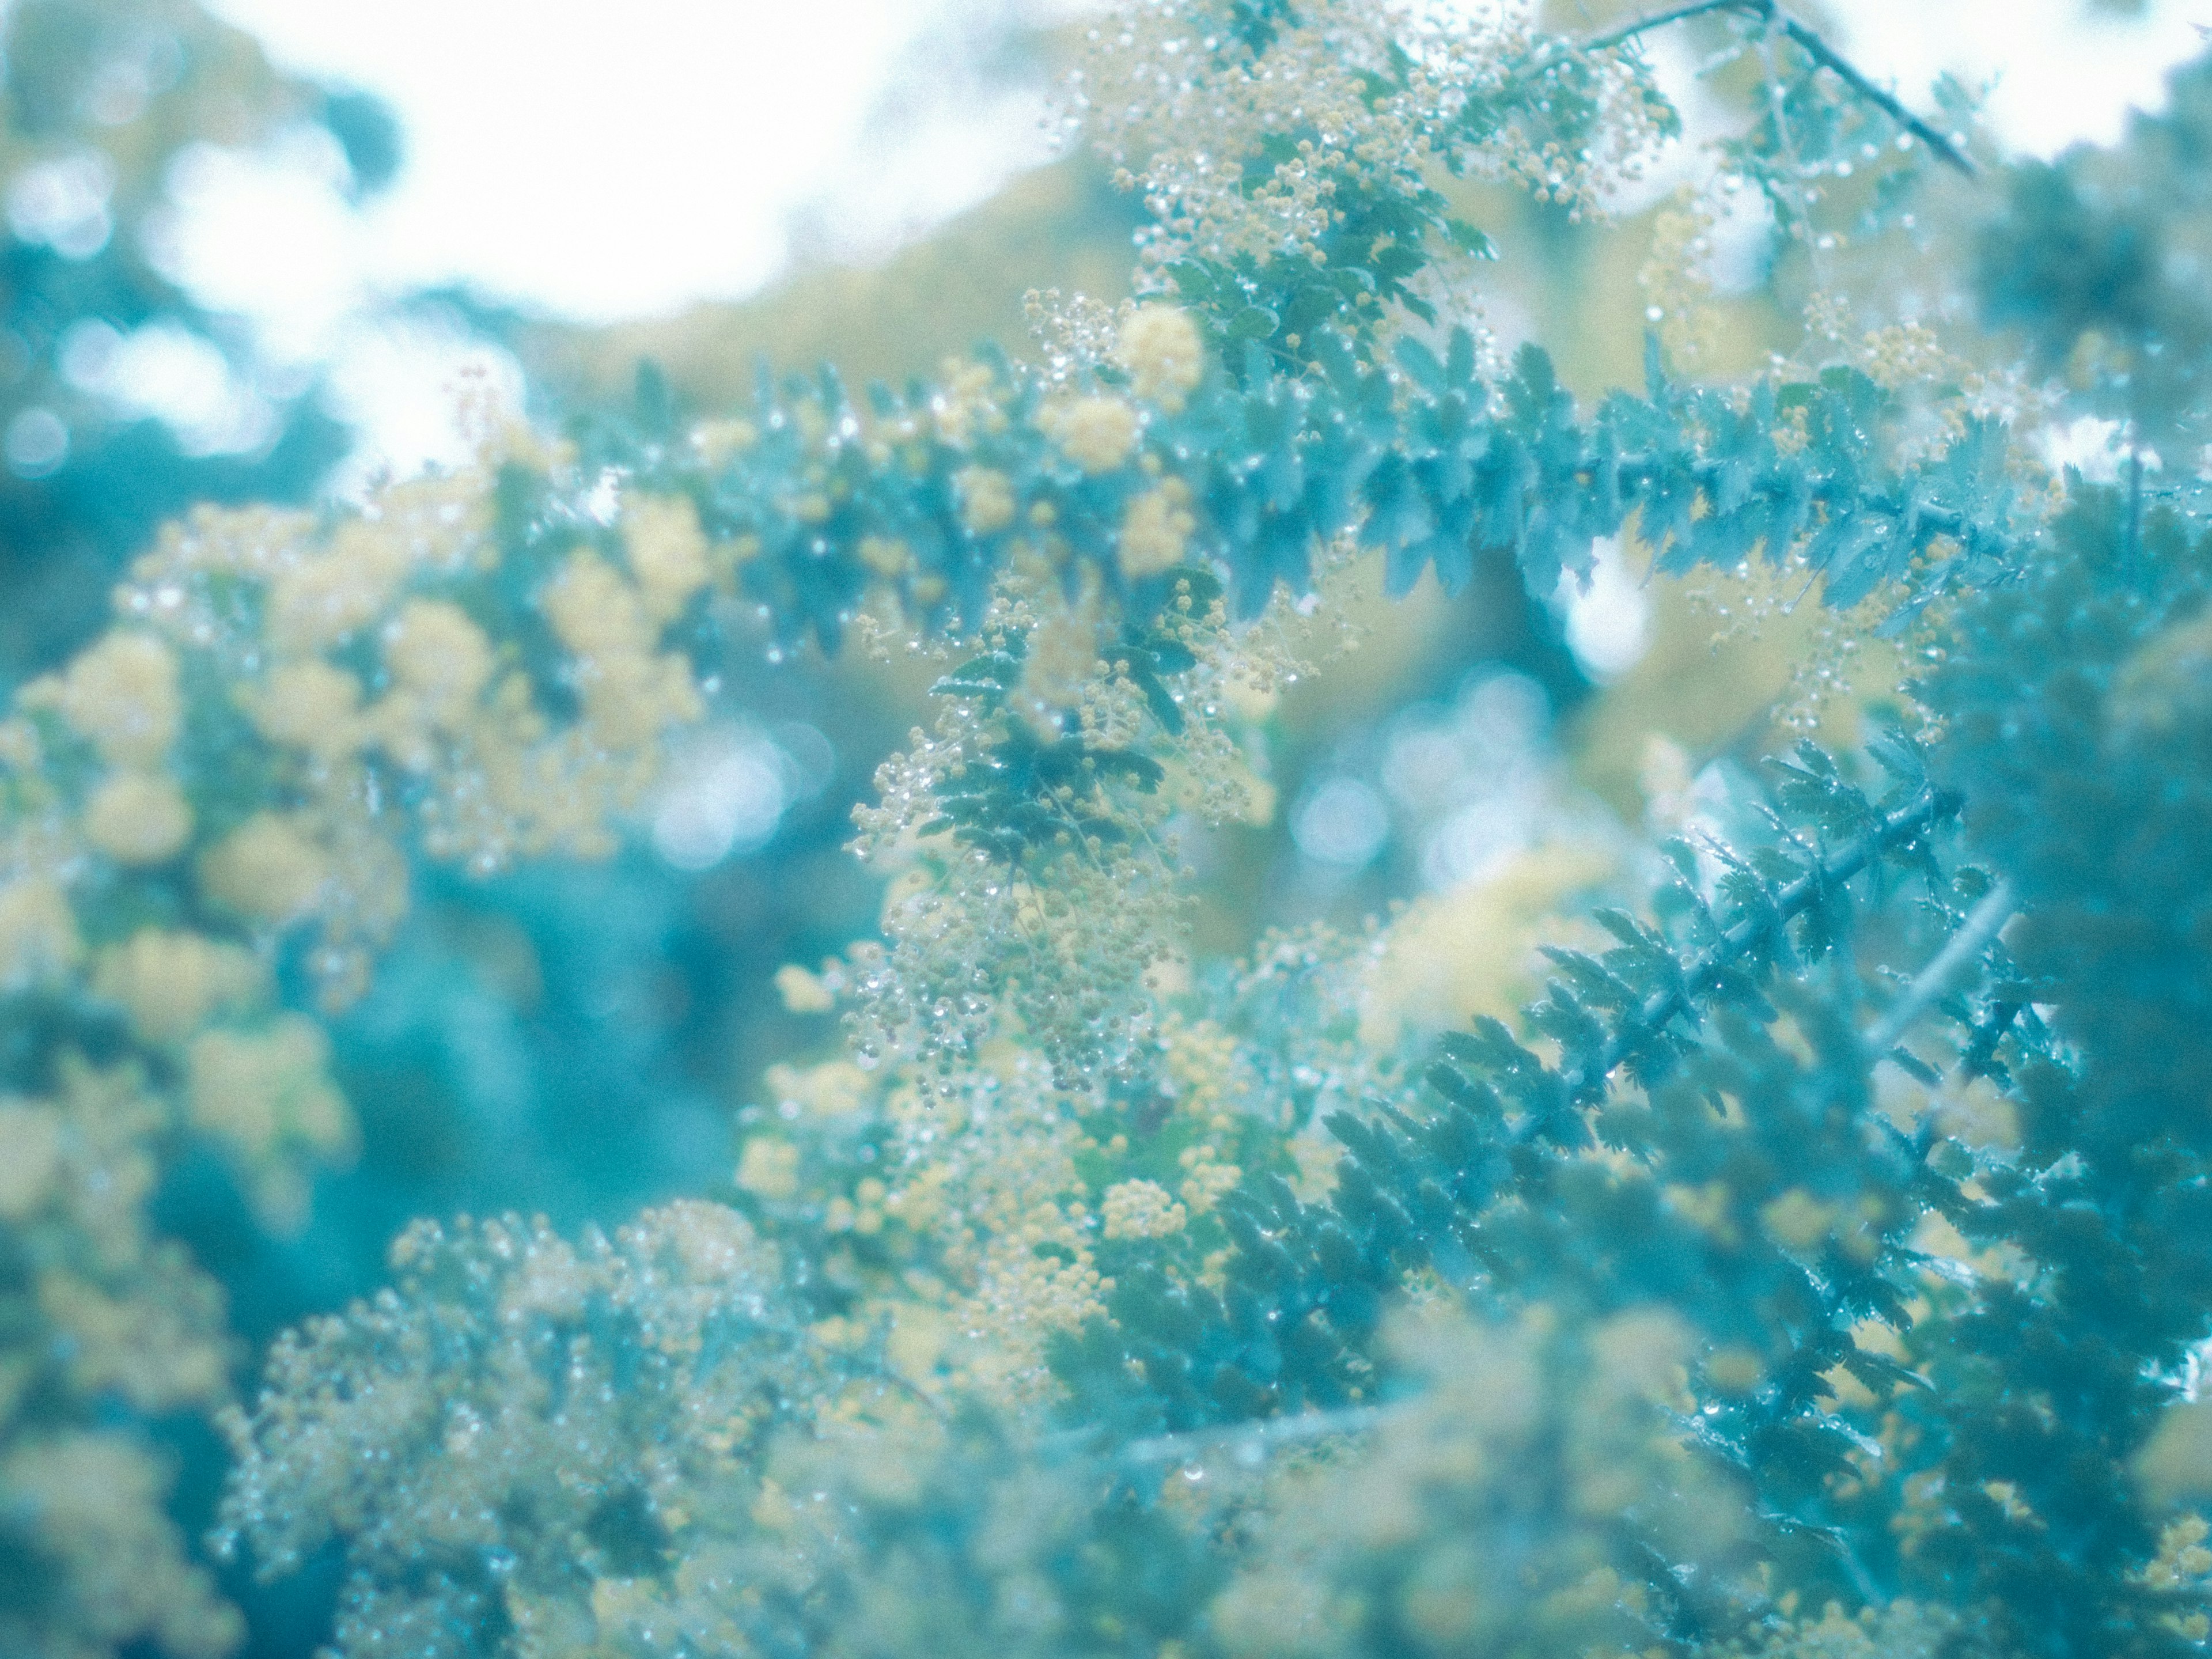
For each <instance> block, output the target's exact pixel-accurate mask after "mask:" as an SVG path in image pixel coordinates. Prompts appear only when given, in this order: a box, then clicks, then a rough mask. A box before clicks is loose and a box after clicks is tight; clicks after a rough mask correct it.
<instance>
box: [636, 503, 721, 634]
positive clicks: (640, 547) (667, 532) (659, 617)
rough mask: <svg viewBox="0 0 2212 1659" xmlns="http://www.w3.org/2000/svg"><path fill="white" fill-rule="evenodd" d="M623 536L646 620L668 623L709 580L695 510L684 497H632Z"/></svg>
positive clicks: (703, 538) (703, 540) (704, 542)
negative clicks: (647, 618)
mask: <svg viewBox="0 0 2212 1659" xmlns="http://www.w3.org/2000/svg"><path fill="white" fill-rule="evenodd" d="M622 532H623V554H624V556H626V557H627V559H628V561H629V570H630V574H631V575H632V576H633V577H634V578H635V580H636V582H637V586H638V592H639V593H640V595H641V598H642V599H643V601H644V605H645V612H646V615H647V616H648V617H651V618H652V619H653V621H654V622H655V623H670V622H673V621H674V620H675V619H676V618H677V617H678V616H680V615H681V614H683V611H684V606H685V605H689V604H690V602H691V596H692V595H693V594H695V593H696V592H699V591H700V589H702V588H703V587H705V586H707V584H708V582H709V581H710V580H712V579H713V575H714V572H713V569H712V567H711V566H710V565H709V564H708V547H707V534H706V532H704V531H703V530H702V529H701V528H700V527H699V508H698V507H697V505H696V503H694V502H693V501H692V500H691V498H690V496H689V495H672V496H653V495H638V496H633V497H631V498H629V500H627V501H624V502H623V519H622Z"/></svg>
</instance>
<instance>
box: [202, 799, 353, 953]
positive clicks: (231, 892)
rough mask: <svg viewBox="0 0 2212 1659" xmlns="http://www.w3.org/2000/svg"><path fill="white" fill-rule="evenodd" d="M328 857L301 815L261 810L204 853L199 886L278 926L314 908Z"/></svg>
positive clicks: (256, 918)
mask: <svg viewBox="0 0 2212 1659" xmlns="http://www.w3.org/2000/svg"><path fill="white" fill-rule="evenodd" d="M331 873H332V872H331V864H330V860H329V858H328V857H327V856H326V855H325V853H324V852H323V850H322V848H319V847H318V846H316V844H315V842H314V839H313V836H310V835H309V834H307V831H306V830H305V829H303V828H302V826H301V823H300V822H299V820H298V819H296V818H295V817H287V816H285V815H283V814H281V813H276V812H257V813H255V814H254V815H253V816H252V817H250V818H248V819H247V820H246V822H245V823H241V824H240V825H239V827H238V828H237V829H234V830H232V831H231V832H230V834H229V835H228V836H225V837H224V838H223V839H222V841H220V842H216V845H215V846H214V847H212V848H209V849H208V851H207V852H206V853H205V854H203V855H202V856H201V859H200V866H199V878H200V890H201V891H202V892H203V893H204V894H205V895H206V896H208V897H209V898H210V899H211V900H213V901H214V902H216V903H217V904H220V905H222V906H223V907H225V908H228V909H230V910H232V911H234V912H236V913H237V914H238V915H241V916H246V917H249V918H251V919H252V920H254V921H263V922H271V923H275V924H276V925H277V926H280V927H281V926H283V924H285V923H287V922H290V921H296V920H298V919H299V918H301V917H302V916H305V915H307V914H308V913H309V912H310V911H312V910H313V908H315V904H316V902H317V901H318V900H319V898H320V897H321V896H322V895H323V891H324V887H325V883H327V882H328V881H329V880H330V879H331Z"/></svg>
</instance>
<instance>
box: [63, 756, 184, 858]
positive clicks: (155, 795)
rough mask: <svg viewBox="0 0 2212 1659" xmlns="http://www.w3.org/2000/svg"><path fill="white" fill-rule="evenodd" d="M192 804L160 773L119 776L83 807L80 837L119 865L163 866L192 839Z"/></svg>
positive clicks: (172, 781) (101, 786) (96, 790)
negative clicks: (82, 827) (82, 833)
mask: <svg viewBox="0 0 2212 1659" xmlns="http://www.w3.org/2000/svg"><path fill="white" fill-rule="evenodd" d="M191 834H192V809H191V802H189V801H187V800H186V799H185V792H184V791H183V790H182V789H180V788H179V787H177V782H176V780H175V779H173V778H171V777H168V776H167V775H164V774H161V773H158V772H118V773H116V774H114V775H112V776H111V777H109V778H107V779H106V781H103V782H102V783H101V784H100V786H99V787H97V788H95V789H94V791H93V792H92V794H91V796H90V798H89V799H87V801H86V802H85V806H84V838H85V839H86V840H87V841H88V842H91V843H92V844H93V845H94V847H96V848H99V849H100V851H101V852H103V853H105V854H107V855H108V857H110V858H112V859H113V860H115V861H116V862H117V863H118V864H123V865H134V866H135V865H149V864H165V863H167V861H168V860H171V859H173V858H174V857H175V856H176V855H177V854H179V852H181V851H183V850H184V847H185V842H188V841H190V840H191Z"/></svg>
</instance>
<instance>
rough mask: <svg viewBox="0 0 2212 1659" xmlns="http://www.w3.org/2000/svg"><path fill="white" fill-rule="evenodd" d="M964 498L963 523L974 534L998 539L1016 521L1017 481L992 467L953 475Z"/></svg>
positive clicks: (972, 468) (956, 489)
mask: <svg viewBox="0 0 2212 1659" xmlns="http://www.w3.org/2000/svg"><path fill="white" fill-rule="evenodd" d="M952 489H953V492H954V494H956V495H957V496H958V497H959V498H960V521H961V522H962V523H963V524H964V525H966V526H968V529H969V532H970V533H971V534H974V535H977V536H990V535H995V534H996V533H997V532H1000V531H1001V530H1004V529H1005V528H1006V526H1008V525H1010V524H1012V523H1013V521H1014V481H1013V480H1012V478H1009V477H1007V476H1006V474H1005V473H1003V472H1000V471H998V470H997V469H995V468H993V467H987V466H968V467H963V468H962V469H961V470H960V471H957V472H956V473H954V474H953V475H952Z"/></svg>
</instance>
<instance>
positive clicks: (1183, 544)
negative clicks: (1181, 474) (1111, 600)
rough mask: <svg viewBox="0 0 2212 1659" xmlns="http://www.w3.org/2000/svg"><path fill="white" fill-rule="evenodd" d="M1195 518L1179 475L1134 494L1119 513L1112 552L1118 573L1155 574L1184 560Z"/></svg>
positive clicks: (1138, 576)
mask: <svg viewBox="0 0 2212 1659" xmlns="http://www.w3.org/2000/svg"><path fill="white" fill-rule="evenodd" d="M1197 527H1198V520H1197V519H1196V518H1195V517H1194V516H1193V515H1192V513H1191V510H1190V487H1189V486H1188V484H1186V483H1183V481H1182V479H1180V478H1166V479H1163V480H1162V481H1161V483H1159V485H1158V488H1156V489H1148V490H1146V492H1145V493H1144V494H1143V495H1138V496H1135V497H1133V498H1132V499H1131V501H1130V502H1129V505H1128V508H1127V511H1125V512H1124V513H1122V515H1121V539H1120V541H1119V543H1118V544H1116V548H1115V555H1116V557H1117V558H1118V559H1119V561H1120V562H1121V574H1123V575H1125V576H1127V577H1128V578H1129V579H1130V580H1132V581H1136V580H1141V579H1143V578H1144V577H1146V576H1157V575H1158V574H1160V572H1162V571H1163V570H1172V569H1173V568H1175V567H1176V566H1177V565H1179V564H1181V563H1182V562H1183V557H1184V555H1185V554H1186V552H1187V551H1188V549H1189V546H1190V534H1191V532H1192V531H1193V530H1194V529H1196V528H1197Z"/></svg>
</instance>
